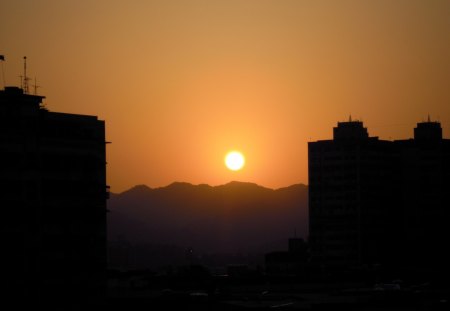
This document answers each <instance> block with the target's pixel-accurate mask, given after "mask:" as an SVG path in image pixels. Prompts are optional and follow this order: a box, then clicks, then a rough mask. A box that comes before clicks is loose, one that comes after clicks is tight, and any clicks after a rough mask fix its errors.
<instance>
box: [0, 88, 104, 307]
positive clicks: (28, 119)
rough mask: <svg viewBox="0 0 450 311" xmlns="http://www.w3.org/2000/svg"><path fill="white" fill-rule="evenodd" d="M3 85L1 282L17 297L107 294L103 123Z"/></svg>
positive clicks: (65, 299) (48, 299)
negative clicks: (56, 109) (51, 109)
mask: <svg viewBox="0 0 450 311" xmlns="http://www.w3.org/2000/svg"><path fill="white" fill-rule="evenodd" d="M43 98H44V97H42V96H35V95H28V94H25V93H24V92H23V90H22V89H20V88H16V87H6V88H5V89H4V90H0V163H1V164H0V165H1V169H0V205H1V207H2V209H1V212H2V219H3V224H2V236H3V238H4V242H3V243H2V246H1V247H2V252H1V253H2V255H1V258H2V265H1V269H2V276H3V277H2V283H3V285H4V286H3V288H7V292H6V294H7V295H6V297H9V298H13V299H16V301H17V302H18V303H23V302H27V303H29V304H32V305H33V304H38V303H42V304H50V303H54V304H57V305H61V309H63V305H66V304H71V303H72V302H75V301H76V302H77V303H82V302H83V301H86V300H89V301H93V300H96V299H98V298H101V297H102V295H103V294H104V288H105V270H106V199H107V186H106V169H105V165H106V162H105V124H104V122H103V121H100V120H98V119H97V117H94V116H83V115H74V114H66V113H55V112H49V111H48V110H47V109H45V108H44V107H43V105H42V99H43Z"/></svg>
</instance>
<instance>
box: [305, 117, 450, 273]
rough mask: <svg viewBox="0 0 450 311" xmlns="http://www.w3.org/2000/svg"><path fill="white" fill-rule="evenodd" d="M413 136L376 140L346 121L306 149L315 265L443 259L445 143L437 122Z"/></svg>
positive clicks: (448, 161) (448, 159) (448, 162)
mask: <svg viewBox="0 0 450 311" xmlns="http://www.w3.org/2000/svg"><path fill="white" fill-rule="evenodd" d="M414 133H415V135H414V139H409V140H402V141H385V140H380V139H378V138H377V137H370V136H369V135H368V131H367V129H366V128H364V127H363V123H362V122H360V121H351V120H350V121H349V122H339V123H338V126H337V127H336V128H334V136H333V140H324V141H317V142H310V143H309V144H308V156H309V191H310V193H309V217H310V224H309V228H310V236H309V238H310V244H311V248H312V257H313V260H315V261H316V262H319V263H321V264H324V265H328V266H340V265H347V266H348V265H361V264H387V265H398V264H402V265H408V264H411V263H414V264H426V263H427V260H426V258H427V256H429V255H430V254H431V253H430V252H432V254H434V255H435V256H437V255H438V253H439V254H440V253H442V250H441V249H440V248H439V247H438V246H439V245H438V244H439V243H441V242H440V241H439V239H438V238H437V237H438V236H440V237H443V236H445V235H444V233H445V226H444V224H443V223H442V222H443V221H444V219H447V220H448V216H449V215H450V214H449V213H448V211H447V210H448V209H446V208H445V206H447V207H448V206H450V199H449V198H448V196H447V195H446V191H448V190H446V189H450V187H449V179H450V173H449V166H450V153H449V149H450V148H449V147H450V140H447V139H442V129H441V127H440V124H439V123H437V122H430V121H429V122H424V123H419V124H418V127H417V128H416V129H415V131H414ZM441 247H442V245H441ZM428 262H429V261H428Z"/></svg>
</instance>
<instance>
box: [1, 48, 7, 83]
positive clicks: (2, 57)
mask: <svg viewBox="0 0 450 311" xmlns="http://www.w3.org/2000/svg"><path fill="white" fill-rule="evenodd" d="M4 61H5V56H4V55H0V62H1V63H2V78H3V87H6V82H5V69H4V68H3V63H4Z"/></svg>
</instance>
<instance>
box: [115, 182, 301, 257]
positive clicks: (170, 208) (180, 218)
mask: <svg viewBox="0 0 450 311" xmlns="http://www.w3.org/2000/svg"><path fill="white" fill-rule="evenodd" d="M107 220H108V240H109V242H110V244H111V243H113V244H114V243H116V242H117V241H125V242H127V243H130V244H133V245H173V246H176V247H179V248H184V249H188V248H189V249H194V250H196V251H197V252H198V253H209V254H211V253H255V252H257V253H264V252H268V251H272V250H280V249H281V250H283V249H286V248H287V240H288V238H290V237H293V236H295V235H296V236H298V237H302V238H306V236H307V232H308V187H307V186H306V185H303V184H296V185H292V186H289V187H286V188H280V189H276V190H273V189H269V188H265V187H262V186H259V185H256V184H253V183H245V182H236V181H234V182H230V183H228V184H225V185H221V186H209V185H206V184H200V185H192V184H189V183H181V182H175V183H172V184H170V185H169V186H167V187H161V188H154V189H152V188H149V187H147V186H145V185H139V186H135V187H133V188H131V189H129V190H127V191H125V192H122V193H120V194H111V197H110V199H109V200H108V215H107Z"/></svg>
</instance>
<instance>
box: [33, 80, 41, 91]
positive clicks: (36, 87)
mask: <svg viewBox="0 0 450 311" xmlns="http://www.w3.org/2000/svg"><path fill="white" fill-rule="evenodd" d="M32 86H33V87H34V95H37V89H38V88H40V87H41V86H40V85H38V84H37V79H36V77H34V84H33V85H32Z"/></svg>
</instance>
